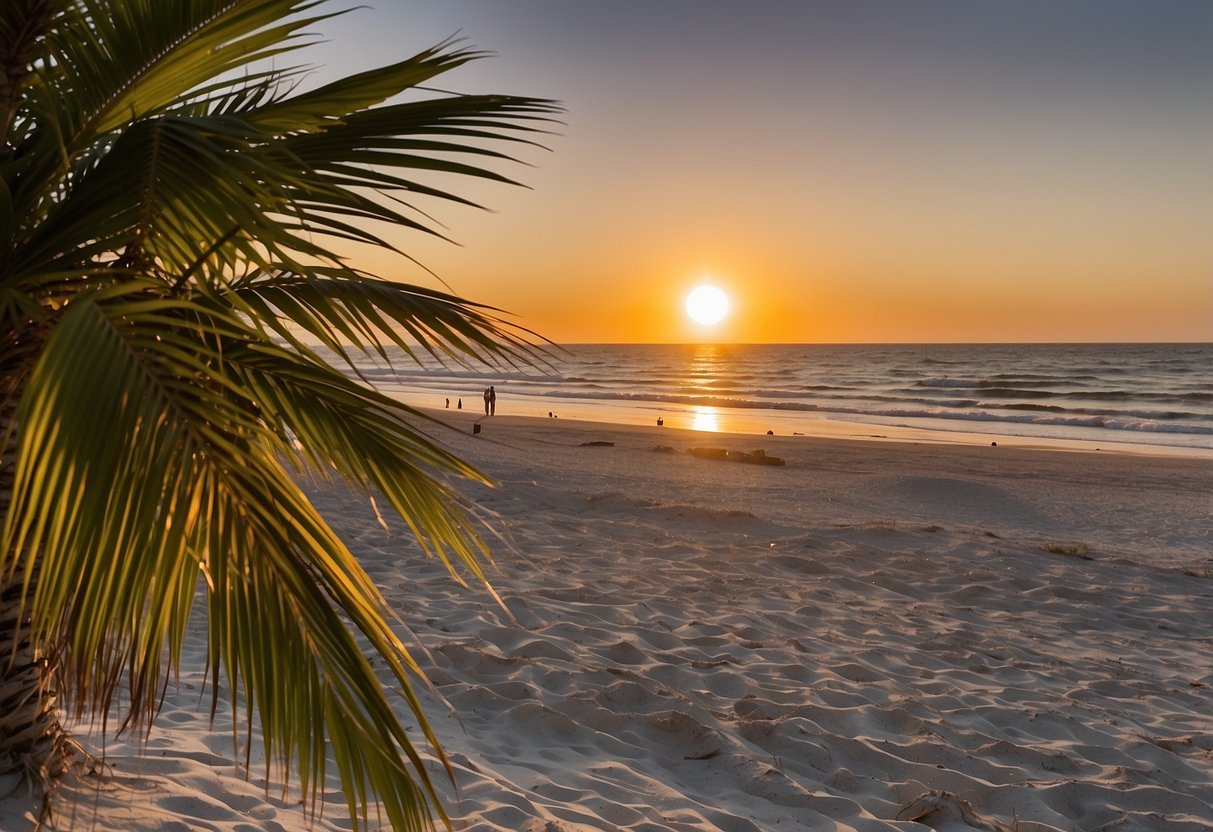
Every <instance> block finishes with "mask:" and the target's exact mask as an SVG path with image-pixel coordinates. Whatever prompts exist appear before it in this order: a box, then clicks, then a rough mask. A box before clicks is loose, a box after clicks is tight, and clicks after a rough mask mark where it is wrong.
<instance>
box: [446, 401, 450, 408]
mask: <svg viewBox="0 0 1213 832" xmlns="http://www.w3.org/2000/svg"><path fill="white" fill-rule="evenodd" d="M446 406H447V409H450V406H451V400H450V399H447V400H446Z"/></svg>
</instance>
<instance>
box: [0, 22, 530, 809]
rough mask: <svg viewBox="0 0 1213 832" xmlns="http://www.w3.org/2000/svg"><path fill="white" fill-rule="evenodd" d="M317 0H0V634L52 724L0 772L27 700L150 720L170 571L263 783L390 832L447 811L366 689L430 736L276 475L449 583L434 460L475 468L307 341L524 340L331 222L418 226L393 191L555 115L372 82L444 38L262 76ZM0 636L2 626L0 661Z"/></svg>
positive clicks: (374, 600)
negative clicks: (383, 517) (403, 536)
mask: <svg viewBox="0 0 1213 832" xmlns="http://www.w3.org/2000/svg"><path fill="white" fill-rule="evenodd" d="M323 5H324V2H323V0H179V1H178V2H174V3H162V2H159V0H12V2H10V3H8V4H5V5H3V6H2V7H0V70H2V72H0V79H3V80H0V480H2V481H0V598H3V599H11V600H4V601H0V603H6V604H15V605H16V606H15V607H12V608H10V610H9V611H8V612H7V613H6V614H5V615H4V616H2V617H0V620H4V621H12V622H17V625H15V626H19V628H21V632H14V633H0V640H2V639H5V638H9V639H11V640H12V644H14V645H15V644H18V643H25V640H26V636H25V634H24V633H25V632H26V631H25V629H24V628H26V627H28V628H29V630H28V632H29V639H28V642H29V644H31V645H33V646H32V648H30V649H32V650H33V654H32V656H31V658H32V660H33V661H34V662H35V663H36V666H37V667H39V668H42V671H40V673H41V675H38V674H35V675H34V676H33V677H31V678H33V679H34V681H33V682H32V683H31V684H34V688H33V689H31V691H30V696H29V701H31V702H33V703H35V704H37V705H38V708H37V709H36V710H37V713H36V714H33V712H31V713H32V714H33V715H31V717H30V718H31V720H33V719H37V720H43V719H49V720H50V722H48V723H46V724H45V725H43V724H41V723H39V725H35V726H31V729H30V730H29V731H26V730H24V729H23V730H21V731H19V732H17V733H18V734H20V736H21V738H22V739H21V742H22V743H25V744H23V745H13V744H11V743H16V742H17V739H16V738H15V735H14V737H0V774H3V773H5V772H6V771H9V770H13V769H22V768H23V769H25V770H37V769H38V767H42V769H43V770H44V771H46V772H55V771H58V770H59V766H58V764H57V763H56V762H55V760H57V759H58V757H57V756H56V755H59V754H61V753H62V750H63V749H64V748H65V747H66V743H64V742H61V741H60V740H58V739H55V737H59V736H61V729H60V728H59V727H58V725H57V723H55V722H54V719H55V709H54V708H53V707H49V706H47V707H43V705H42V704H41V703H45V702H49V701H50V700H49V698H48V697H49V696H50V694H49V691H50V690H51V689H52V688H54V689H58V690H60V691H62V692H63V693H64V694H65V695H66V699H65V704H66V705H67V706H68V707H70V709H71V710H72V711H74V712H76V713H78V714H81V715H85V716H93V717H99V718H101V719H103V720H104V719H105V718H106V715H107V714H108V713H110V711H111V708H112V707H114V705H115V703H118V702H124V703H126V704H125V705H124V706H123V707H124V710H123V711H122V712H121V713H120V714H119V716H120V719H121V723H122V725H123V726H127V725H130V726H141V725H144V724H146V723H147V722H148V721H149V720H150V719H152V718H153V717H154V715H155V713H156V710H157V707H158V703H159V701H160V698H161V695H162V692H163V687H164V685H165V684H167V681H168V679H169V677H170V676H171V673H172V671H173V669H174V668H175V667H177V666H178V664H179V663H180V660H181V656H182V650H183V638H184V633H185V627H186V623H187V621H188V619H189V616H190V614H191V610H192V609H193V601H194V595H195V591H196V589H197V588H198V586H199V585H200V584H201V585H202V586H203V587H204V588H205V595H206V599H207V607H206V609H207V613H206V614H207V627H208V644H209V663H210V667H209V670H210V678H211V679H213V680H214V682H215V684H219V683H220V682H224V683H225V684H227V685H230V687H231V688H232V689H233V691H234V692H235V694H236V696H235V697H234V698H235V701H236V703H237V707H238V708H239V709H241V710H242V712H243V713H244V714H245V716H246V718H247V719H250V720H251V719H253V718H254V716H255V719H256V720H257V722H258V724H259V725H260V726H261V728H262V734H263V737H264V742H265V744H266V746H267V751H268V755H267V758H268V760H269V763H268V765H269V766H271V768H272V769H273V771H274V773H275V774H277V775H278V776H281V777H282V778H284V779H285V778H288V777H290V776H291V775H292V773H294V774H295V775H297V776H298V778H299V780H300V782H301V784H302V786H303V788H304V789H305V792H306V793H308V794H310V796H311V799H312V801H313V805H314V802H315V800H316V799H317V796H318V793H319V790H320V789H321V788H322V786H323V783H324V781H325V777H326V776H327V771H326V769H327V768H328V767H329V765H330V762H331V763H332V766H333V767H334V768H335V770H336V772H337V774H338V775H339V777H340V779H341V781H342V783H343V784H344V788H345V792H346V797H347V800H348V801H349V803H350V811H351V822H352V824H353V825H354V826H355V827H356V828H357V827H358V826H359V825H360V822H361V821H363V820H365V819H366V818H367V817H368V816H369V814H370V813H371V811H372V810H374V811H382V812H383V813H384V815H385V816H386V818H387V819H388V821H389V822H390V823H391V824H392V825H393V827H394V828H399V829H414V828H422V827H424V826H427V825H428V824H429V823H430V822H431V821H432V820H433V818H434V817H435V816H437V817H439V818H444V817H445V816H444V815H443V814H442V810H441V807H439V806H438V804H437V801H436V796H435V790H434V786H433V784H432V783H431V781H430V779H429V775H428V774H427V771H426V768H425V767H424V766H423V765H422V760H421V757H420V754H419V751H418V750H417V749H415V748H414V747H413V745H412V744H411V743H410V740H409V736H408V734H407V732H406V731H405V728H404V726H403V725H402V724H401V721H400V718H399V717H398V716H397V714H396V712H395V711H394V710H393V706H392V701H391V700H390V699H389V697H388V693H387V688H390V689H391V690H393V691H395V692H396V693H397V694H399V696H400V697H402V701H403V703H404V706H405V708H406V709H407V710H408V711H409V712H410V713H411V715H412V719H413V720H414V721H415V722H416V723H417V724H418V725H419V726H420V727H421V733H422V736H424V737H425V738H426V741H428V742H429V743H431V744H434V745H435V746H436V744H435V743H434V737H433V734H432V732H431V731H430V729H429V728H428V726H427V725H426V723H425V719H424V715H423V714H422V712H421V708H420V704H419V702H418V700H417V698H416V696H415V695H414V694H413V691H412V688H411V681H410V679H411V678H413V674H414V673H415V671H416V666H415V664H414V662H413V661H412V659H411V658H410V657H409V655H408V653H407V651H406V650H405V647H404V645H403V644H402V643H401V641H400V639H399V638H398V637H397V636H396V634H395V632H394V631H393V629H392V628H391V626H390V625H389V623H388V622H389V619H390V618H391V611H390V610H389V609H388V608H387V605H386V604H385V602H384V600H383V598H382V597H381V596H380V594H379V592H378V590H377V589H376V588H375V586H374V585H373V583H372V582H371V580H370V578H369V577H368V576H367V575H366V573H365V572H364V570H363V569H362V567H361V566H360V565H359V563H358V561H357V559H356V558H355V556H354V555H353V554H352V553H351V552H350V551H349V549H348V548H347V547H346V545H345V544H344V543H343V542H342V541H341V540H340V539H339V538H338V537H337V535H336V534H334V532H333V530H332V529H331V528H329V526H328V525H327V524H326V522H325V520H324V518H323V517H321V516H320V515H319V513H318V512H317V511H316V509H315V507H314V506H312V505H311V503H310V502H309V501H308V499H307V498H306V496H305V495H304V494H303V492H302V491H301V490H300V488H299V486H298V484H297V480H296V478H297V477H299V476H300V475H308V476H312V475H317V474H319V475H321V476H329V477H334V478H338V479H341V480H344V481H346V482H348V483H350V484H352V485H353V486H354V487H356V488H358V489H360V490H362V491H363V492H364V493H367V494H372V493H374V494H377V495H383V497H384V498H385V499H386V500H387V502H388V503H389V504H390V505H391V506H392V507H393V508H394V509H395V510H396V511H397V512H398V513H400V515H401V516H402V517H403V518H404V520H405V522H406V523H407V524H408V525H409V527H410V528H411V529H412V530H413V532H414V534H415V535H416V537H417V538H418V540H419V541H420V542H421V545H422V547H423V548H424V549H425V550H426V551H427V552H430V553H432V554H434V555H436V556H437V557H439V558H441V559H442V560H443V561H444V562H445V563H446V564H447V565H448V566H449V567H450V568H451V571H452V574H453V575H455V577H456V578H457V579H461V578H460V575H461V574H463V575H470V576H472V577H473V578H474V579H476V580H483V577H484V574H483V569H482V562H483V559H484V557H485V556H486V555H487V550H486V547H485V545H484V542H483V540H482V539H481V536H480V533H479V531H478V528H479V527H478V525H477V523H476V522H474V521H473V519H471V518H472V513H471V510H470V509H469V508H467V507H465V506H464V505H463V503H462V501H461V499H460V497H459V495H458V494H457V493H456V492H455V491H454V490H453V487H452V485H451V479H450V478H451V477H462V478H470V479H473V480H477V479H482V477H481V476H480V475H479V474H478V473H477V472H476V471H474V470H473V469H471V468H470V467H468V466H467V465H465V464H464V463H462V462H461V461H459V460H458V459H456V458H455V457H453V456H452V455H451V454H450V453H449V452H447V451H445V450H443V449H442V448H441V447H440V446H439V445H438V444H437V443H436V442H435V441H434V440H433V439H432V438H431V437H430V436H429V435H427V433H426V431H427V430H429V426H431V425H432V424H433V423H432V422H431V421H430V420H427V419H426V418H425V417H424V416H422V415H421V414H419V413H417V412H415V411H413V410H411V409H410V408H408V407H405V406H403V405H401V404H400V403H398V402H396V401H394V400H393V399H391V398H390V397H387V396H385V395H382V394H380V393H377V392H376V391H374V390H373V389H371V387H370V386H368V385H366V384H363V383H359V382H357V381H356V380H354V379H352V378H351V377H350V376H348V375H346V374H344V373H342V372H340V371H338V370H337V369H335V368H334V367H332V366H329V365H328V364H326V363H325V362H324V361H323V360H321V358H320V357H319V355H318V352H317V350H316V349H314V348H313V346H312V344H316V343H318V344H321V345H324V346H326V347H328V348H330V349H332V350H333V351H334V352H335V353H336V354H337V355H339V356H345V357H346V359H347V362H348V364H349V367H347V369H346V372H347V373H348V372H349V369H350V368H352V367H353V366H354V364H353V361H352V356H350V355H349V350H359V351H363V352H367V351H371V352H377V353H378V354H379V355H380V356H381V357H384V358H386V357H387V356H388V355H389V352H388V347H389V346H392V345H394V346H395V347H398V348H400V349H401V350H403V351H404V353H405V354H406V355H408V356H412V357H415V358H420V357H421V356H422V354H425V355H428V356H433V357H437V358H439V359H440V360H443V361H457V362H488V363H494V364H507V365H510V364H514V365H517V364H529V363H533V362H536V361H542V359H543V354H544V353H543V351H542V348H541V347H540V346H538V345H537V342H539V341H541V340H542V339H538V338H537V337H536V336H534V334H533V333H530V332H528V331H527V330H525V329H522V328H520V327H517V326H515V325H513V324H511V323H509V322H508V321H507V320H506V319H505V318H504V317H503V315H502V313H501V312H500V311H499V310H496V309H493V308H491V307H485V306H481V305H477V304H473V303H470V302H468V301H465V300H463V299H461V298H459V297H456V296H454V295H450V294H447V293H443V292H438V291H433V290H429V289H426V288H422V287H417V286H409V285H403V284H399V283H395V282H393V281H390V280H386V279H383V278H379V277H375V276H371V275H367V274H364V273H362V272H360V271H358V270H356V269H354V268H351V267H350V266H348V265H346V264H345V263H344V262H343V261H342V260H341V258H340V257H339V256H338V255H337V254H336V253H335V252H334V251H333V250H332V249H331V248H330V243H331V241H333V240H335V239H352V240H358V241H360V242H365V243H370V244H373V245H378V246H381V247H385V248H391V246H390V245H389V244H388V243H387V242H386V241H385V239H384V237H383V236H382V235H381V234H379V233H377V232H376V231H375V230H374V225H375V224H380V223H388V224H391V225H393V226H396V227H404V228H408V229H412V230H415V231H418V232H421V233H427V234H434V233H437V231H436V229H435V228H434V224H433V221H432V220H430V219H429V217H428V215H427V214H426V213H425V211H424V210H423V208H422V206H421V204H420V202H419V201H421V200H434V199H439V200H446V201H451V202H456V203H463V204H471V202H470V201H468V200H467V199H465V198H464V197H462V196H460V195H459V194H458V193H457V191H456V189H454V188H453V187H451V186H450V185H449V184H445V183H450V182H451V181H454V178H462V179H468V178H478V179H485V180H489V181H499V182H511V181H512V179H511V177H508V176H506V175H504V174H503V173H501V172H500V170H499V167H500V165H501V164H502V163H503V162H507V161H509V159H510V156H509V154H507V153H504V152H503V151H502V150H501V149H499V148H502V147H513V148H522V147H526V146H528V145H532V144H533V143H534V141H535V138H536V137H538V136H540V135H542V133H543V132H544V126H545V122H546V120H547V119H548V118H550V117H551V115H552V113H553V112H554V108H553V106H552V105H551V103H550V102H546V101H542V100H539V99H530V98H516V97H508V96H453V95H442V96H438V97H432V96H431V97H429V98H425V99H419V98H417V96H416V95H413V96H410V97H408V99H407V100H406V99H404V98H401V97H400V96H401V94H402V93H404V92H406V91H408V90H410V89H411V88H413V87H415V86H416V85H417V84H419V83H423V82H427V81H429V80H430V79H432V78H433V77H435V76H437V75H439V74H441V73H443V72H446V71H449V70H450V69H452V68H455V67H458V66H460V65H462V64H463V63H466V62H467V61H469V60H473V59H475V58H477V57H479V53H476V52H472V51H467V50H459V49H455V48H453V47H452V45H451V44H449V43H448V44H441V45H439V46H438V47H435V48H434V49H430V50H426V51H424V52H422V53H420V54H419V55H417V56H415V57H413V58H409V59H407V60H404V61H400V62H398V63H396V64H393V65H391V66H388V67H384V68H381V69H375V70H370V71H368V72H365V73H361V74H359V75H355V76H352V77H350V78H347V79H343V80H339V81H335V82H333V83H330V84H325V85H323V86H321V87H318V88H316V89H313V90H311V91H303V92H293V91H292V89H291V86H290V84H289V83H286V82H289V81H291V80H292V79H293V78H294V77H295V75H296V73H297V70H296V69H294V68H285V69H280V68H276V67H270V68H266V65H265V64H264V60H265V59H266V58H271V57H278V56H281V55H283V54H286V53H289V52H292V51H293V50H296V49H298V48H299V47H301V46H303V45H305V44H306V43H307V42H308V39H307V37H306V35H305V34H304V31H305V29H306V28H307V27H308V26H309V25H311V24H313V23H315V22H316V21H318V20H322V19H324V18H325V17H327V16H331V13H330V12H327V11H323V10H321V8H320V7H321V6H323ZM439 181H441V182H443V183H444V184H443V185H442V186H439V185H438V184H436V183H437V182H439ZM17 654H18V651H17V650H16V648H13V649H9V648H8V647H6V646H5V645H4V644H2V643H0V682H3V680H4V678H5V676H4V674H6V673H8V672H9V671H10V670H12V669H14V663H13V657H14V656H16V655H17ZM368 655H373V656H375V657H376V663H377V664H378V665H379V666H380V668H381V669H380V670H379V671H378V672H377V671H376V670H375V669H374V668H373V667H372V664H371V661H370V660H369V659H368V658H367V656H368ZM48 674H49V675H48ZM22 678H23V679H24V677H22ZM24 683H25V682H24V681H23V682H22V684H24ZM11 684H16V682H12V683H11ZM385 685H386V686H387V687H386V688H385ZM214 695H215V696H216V697H217V696H218V690H217V689H215V690H214ZM26 737H30V738H33V739H30V740H29V741H28V742H27V741H26V739H24V738H26ZM47 737H50V738H51V739H49V740H48V739H46V738H47ZM6 743H10V744H8V745H6ZM437 754H438V757H439V759H440V760H442V759H444V758H443V757H442V755H441V752H440V751H438V752H437ZM31 761H32V762H31ZM448 772H449V769H448Z"/></svg>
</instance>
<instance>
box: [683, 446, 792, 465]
mask: <svg viewBox="0 0 1213 832" xmlns="http://www.w3.org/2000/svg"><path fill="white" fill-rule="evenodd" d="M687 453H688V454H690V455H691V456H697V457H699V458H700V459H722V460H725V461H726V462H748V463H750V464H751V465H783V464H784V461H783V460H782V459H781V458H779V457H777V456H767V455H766V452H765V451H762V450H758V451H752V452H750V453H746V452H745V451H729V450H726V449H724V448H690V449H688V450H687Z"/></svg>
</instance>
